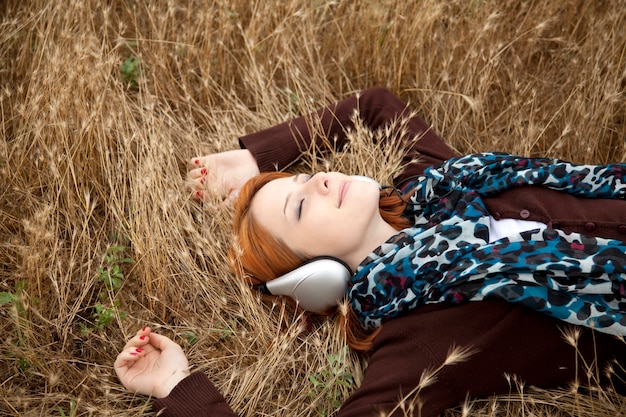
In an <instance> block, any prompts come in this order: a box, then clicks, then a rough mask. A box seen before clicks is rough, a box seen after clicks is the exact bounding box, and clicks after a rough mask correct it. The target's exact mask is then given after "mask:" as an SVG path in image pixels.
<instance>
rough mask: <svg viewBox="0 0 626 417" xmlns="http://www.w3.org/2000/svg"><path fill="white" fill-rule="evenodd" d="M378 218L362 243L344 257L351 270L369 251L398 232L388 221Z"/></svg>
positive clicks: (354, 268)
mask: <svg viewBox="0 0 626 417" xmlns="http://www.w3.org/2000/svg"><path fill="white" fill-rule="evenodd" d="M380 220H381V221H380V222H378V223H377V224H376V225H375V227H374V228H373V229H372V231H371V232H370V233H369V234H368V235H367V237H366V239H364V240H363V243H362V244H361V245H360V246H359V247H358V248H357V249H355V250H354V251H352V253H350V254H349V255H348V256H346V259H344V261H345V262H346V263H347V264H348V266H349V267H350V268H351V269H352V271H353V272H355V271H356V269H357V267H358V266H359V265H360V264H361V262H363V260H364V259H365V258H366V257H367V256H368V255H369V254H370V253H372V252H373V251H374V250H375V249H376V248H377V247H379V246H380V245H382V244H383V243H385V242H386V241H387V240H388V239H389V238H390V237H391V236H393V235H395V234H396V233H398V231H397V230H396V229H395V228H394V227H393V226H391V225H390V224H389V223H387V222H385V221H384V220H382V219H380Z"/></svg>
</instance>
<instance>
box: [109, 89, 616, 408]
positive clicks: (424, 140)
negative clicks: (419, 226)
mask: <svg viewBox="0 0 626 417" xmlns="http://www.w3.org/2000/svg"><path fill="white" fill-rule="evenodd" d="M355 108H357V109H358V110H359V112H360V116H361V118H362V119H363V120H364V121H365V122H366V124H368V126H369V127H370V128H372V129H377V128H379V127H382V126H385V125H388V123H389V122H390V121H391V120H393V119H395V118H397V117H401V116H407V115H409V112H408V110H407V108H406V105H405V104H404V103H402V101H400V100H399V99H397V98H396V97H395V96H393V95H392V94H391V93H389V92H388V91H386V90H383V89H371V90H367V91H365V92H363V93H362V94H361V95H360V97H359V98H358V99H357V98H356V97H352V98H348V99H346V100H343V101H341V102H339V103H337V104H335V105H333V106H330V107H328V108H326V109H323V110H320V112H318V113H317V116H318V118H319V123H320V125H321V127H322V128H323V129H322V132H323V133H324V134H325V135H330V136H331V137H332V136H335V135H336V136H337V138H338V140H337V143H338V146H341V145H342V141H343V140H344V139H345V135H344V134H342V132H343V129H344V128H346V127H350V125H351V122H350V116H351V115H352V112H353V110H354V109H355ZM408 126H409V134H412V135H415V136H418V137H421V139H419V140H416V141H414V142H413V143H412V148H411V149H410V150H409V152H407V155H406V156H405V159H406V162H407V163H408V162H410V161H412V160H414V159H415V157H416V156H418V155H419V156H420V162H418V163H412V164H408V165H407V168H406V169H405V170H404V171H403V173H402V174H401V175H400V176H399V178H398V179H397V182H398V183H402V182H403V180H405V179H406V178H409V177H411V176H414V175H419V174H423V173H424V169H425V168H426V167H427V166H429V165H432V164H435V163H441V162H442V161H444V160H448V159H450V158H453V157H454V156H455V155H454V154H453V152H452V151H451V150H450V149H449V148H448V147H447V146H446V145H445V144H444V143H443V141H441V139H439V138H438V137H437V136H436V135H435V134H434V133H433V132H432V131H431V130H430V129H428V126H427V125H426V124H425V123H424V122H423V121H421V120H420V119H419V118H417V117H415V116H413V117H411V118H410V120H409V123H408ZM318 131H319V130H312V131H311V132H318ZM311 132H310V131H309V129H308V128H307V120H306V119H304V118H300V119H296V120H295V121H293V122H289V123H285V124H282V125H279V126H276V127H274V128H271V129H268V130H266V131H263V132H259V133H257V134H253V135H250V136H246V137H244V138H241V139H240V142H241V144H242V146H243V147H245V148H246V149H244V150H241V151H231V152H227V153H224V154H218V155H210V156H207V157H204V158H196V159H194V160H193V161H192V165H193V166H194V167H195V169H193V170H192V171H190V174H189V176H190V179H191V180H192V182H193V183H194V184H195V185H196V186H197V187H198V190H197V196H198V198H204V197H205V195H204V193H205V192H206V191H204V188H203V187H204V186H206V185H207V184H210V185H211V187H212V190H213V192H218V193H220V194H224V195H236V194H237V193H238V191H239V190H240V189H241V187H242V184H243V183H244V182H246V181H247V180H248V179H249V178H250V177H252V176H254V175H255V174H257V173H258V172H259V171H272V170H274V169H276V168H279V169H280V168H283V167H285V166H286V165H288V164H289V163H291V162H292V161H293V160H295V159H296V158H297V156H298V155H299V153H300V149H308V147H309V145H310V142H311V141H318V140H321V137H320V136H318V135H316V134H314V133H311ZM457 162H462V161H457ZM448 166H449V167H450V166H454V167H458V164H456V165H455V163H454V162H453V163H451V164H448ZM435 173H436V172H435ZM272 175H273V176H274V175H275V176H277V177H278V178H276V179H274V180H275V181H276V182H273V184H274V185H276V184H278V185H279V187H274V189H268V188H265V187H266V186H270V187H271V184H272V182H267V181H266V180H267V179H265V180H253V181H251V182H250V183H249V185H247V186H246V187H245V188H244V189H243V190H242V191H241V195H240V197H239V207H240V209H238V214H237V221H236V223H235V228H236V231H237V234H238V239H239V245H240V247H241V248H240V249H243V254H244V255H243V256H240V257H239V258H238V260H239V261H240V263H241V267H242V270H243V272H245V273H247V274H250V275H252V276H253V277H252V280H253V281H254V282H257V281H259V282H260V281H267V280H270V279H272V278H274V277H276V276H277V275H278V274H281V273H283V272H285V271H288V270H290V269H292V268H293V267H294V266H297V264H299V263H300V262H302V260H303V259H306V258H307V257H311V256H316V255H319V254H324V253H320V252H326V254H327V250H328V245H329V244H333V245H335V246H333V247H332V249H333V254H334V255H339V257H343V258H344V260H345V261H346V262H347V263H348V264H349V265H350V266H351V267H352V268H353V269H356V267H357V266H358V265H359V263H360V262H361V261H362V260H363V259H364V258H365V257H367V256H368V254H369V253H371V252H372V251H373V250H375V249H376V248H377V247H379V246H380V245H381V244H383V243H385V242H386V241H387V239H388V238H389V237H390V236H392V235H395V234H396V233H397V231H398V229H401V228H402V227H405V225H406V223H405V222H402V221H400V223H398V224H396V223H394V221H393V220H391V219H394V218H395V219H397V218H398V216H397V212H398V207H400V209H399V210H400V211H402V210H404V208H405V206H406V204H404V201H403V198H404V197H403V198H395V197H393V196H392V197H391V200H392V201H391V203H390V204H389V205H388V206H386V207H384V210H382V212H381V211H379V210H378V209H377V204H374V208H373V209H372V205H368V206H367V209H364V208H363V204H364V203H363V202H364V201H365V202H370V201H374V202H376V201H377V200H378V198H379V191H378V189H377V187H374V186H372V185H371V184H369V183H361V182H356V181H350V180H349V178H347V177H344V176H342V175H341V174H321V176H317V178H315V177H314V178H308V177H306V176H295V177H283V176H282V174H272ZM455 175H456V174H455ZM273 176H272V177H270V178H273ZM278 181H281V182H278ZM266 182H267V184H266ZM443 182H444V183H445V181H443ZM255 183H256V184H255ZM448 185H449V184H448ZM314 187H316V188H314ZM411 188H413V187H411ZM453 188H454V187H453ZM453 188H451V189H452V190H453V192H454V189H453ZM264 189H265V190H264ZM263 190H264V191H263ZM302 190H306V191H307V192H304V193H302V192H301V191H302ZM273 192H281V193H283V194H282V195H284V198H282V199H276V198H273V199H272V198H270V199H267V198H266V199H264V198H263V194H266V195H268V196H269V195H273V194H272V193H273ZM418 194H419V193H418ZM483 194H486V193H483ZM425 195H428V193H425ZM441 196H442V195H441V194H440V197H441ZM443 196H444V197H446V198H447V197H450V196H451V194H450V195H446V194H443ZM253 197H255V198H254V199H257V198H258V199H257V201H256V203H259V202H260V203H261V204H260V205H259V204H256V203H255V202H254V201H253V200H254V199H253ZM322 197H327V198H322ZM264 200H268V201H267V202H266V203H267V204H269V206H267V207H264V205H263V202H264ZM303 200H304V201H305V203H308V205H309V206H312V207H307V206H304V207H302V202H303ZM307 200H308V201H307ZM385 200H388V199H381V201H385ZM460 200H462V201H464V200H463V198H461V199H460ZM478 200H479V202H480V204H478V205H477V207H478V208H479V210H478V212H480V213H481V215H478V216H474V217H475V218H476V219H481V220H477V221H475V222H474V223H473V228H474V229H475V226H476V224H483V225H484V224H485V223H484V222H485V221H488V222H491V223H493V224H494V225H498V226H494V227H492V229H493V230H496V229H497V228H500V227H501V226H502V225H504V226H506V227H508V228H507V229H506V230H505V232H504V234H503V236H508V235H512V234H516V233H517V234H519V233H518V232H519V231H520V230H522V231H524V230H534V229H536V226H537V225H542V227H543V228H545V229H550V230H552V229H554V228H556V227H557V226H558V228H559V229H560V230H563V231H567V232H571V231H576V232H585V233H586V234H587V235H596V236H602V237H606V238H613V239H619V238H620V237H623V236H626V218H625V216H624V214H623V213H624V212H625V210H624V204H625V203H624V202H623V201H618V200H602V201H601V203H600V204H599V203H598V201H599V200H591V199H580V198H577V197H575V196H573V195H569V194H563V193H560V192H557V191H552V190H549V189H546V188H544V187H537V186H534V185H530V186H525V187H520V188H516V189H512V190H508V191H503V192H497V193H493V195H488V196H487V195H485V197H484V198H483V197H482V196H481V198H480V199H478ZM456 201H457V202H458V201H459V199H456ZM329 202H330V203H329ZM248 203H250V204H248ZM276 203H278V206H279V207H274V206H272V204H274V205H276ZM352 204H354V205H352ZM412 204H413V205H415V204H419V201H418V202H413V203H412ZM466 206H467V205H465V207H466ZM444 208H445V204H444ZM307 209H309V210H310V211H309V212H308V213H307V212H306V210H307ZM341 209H345V210H346V213H345V214H346V216H344V217H341V219H342V220H343V222H342V223H341V224H339V225H338V226H337V228H335V227H333V228H332V230H329V229H331V228H329V227H326V228H325V230H323V231H324V233H323V234H322V235H320V236H317V238H318V239H320V240H319V241H317V240H315V239H313V240H314V241H313V242H311V241H307V240H304V241H303V240H300V239H299V236H298V234H297V233H296V234H295V235H294V234H290V233H289V231H290V230H291V228H293V227H300V228H308V229H306V230H307V231H308V232H309V233H316V232H318V231H319V230H320V228H319V227H315V224H313V225H311V224H308V223H307V222H308V221H309V220H311V219H310V218H307V219H305V216H307V215H311V214H312V213H320V216H322V217H323V216H328V217H326V220H328V221H332V220H333V219H336V218H337V217H336V216H338V213H337V212H338V211H339V210H341ZM348 209H349V210H348ZM268 210H270V211H271V212H274V213H276V212H277V213H279V217H280V220H281V222H283V223H281V224H280V225H279V226H276V225H275V224H274V223H275V222H276V218H275V217H273V218H271V219H265V220H264V218H263V215H264V213H267V212H268ZM312 210H315V211H312ZM455 210H456V212H459V213H460V212H463V213H464V215H463V216H465V217H467V216H466V215H469V217H471V214H472V213H471V212H468V211H467V210H465V209H464V210H457V206H454V207H453V209H452V210H451V211H450V212H448V213H447V214H445V216H444V217H446V216H447V218H448V219H449V218H454V217H455V214H454V213H456V212H455ZM389 213H391V214H389ZM451 213H452V214H451ZM456 214H458V213H456ZM439 215H441V212H439ZM342 216H343V213H342ZM463 216H462V217H463ZM385 219H387V220H385ZM500 219H510V221H509V220H506V221H505V223H504V224H501V223H499V221H500ZM427 220H428V221H430V220H432V219H427ZM440 220H441V219H437V222H439V223H443V221H440ZM444 220H445V219H444ZM270 221H273V222H274V223H272V229H271V230H272V233H271V234H270V233H269V232H268V231H267V230H269V227H267V226H265V227H258V224H255V222H258V223H260V224H261V225H263V223H264V222H266V224H268V223H267V222H270ZM511 221H512V222H511ZM481 222H482V223H481ZM527 222H532V223H527ZM305 223H306V224H305ZM333 224H334V223H333ZM339 226H341V227H344V229H340V228H339ZM489 227H491V224H490V226H489ZM246 230H247V231H246ZM355 230H358V231H359V233H358V234H357V236H356V237H355V238H349V239H347V238H346V239H344V238H343V237H347V236H350V235H352V234H354V231H355ZM330 232H332V233H338V235H336V236H332V235H331V236H330V237H331V240H330V241H325V240H321V239H325V238H326V237H327V236H328V235H329V234H330ZM281 233H283V234H282V235H281ZM307 236H309V235H307ZM478 236H479V238H480V239H481V240H482V242H481V245H482V246H484V245H489V244H490V241H491V239H489V237H488V234H484V233H478ZM337 237H342V239H337ZM559 237H560V238H561V237H562V236H561V235H559ZM263 240H266V241H269V242H271V244H270V245H268V247H269V248H270V249H271V250H269V251H268V252H277V248H278V252H279V253H280V250H281V249H280V246H281V245H283V246H284V248H282V249H284V256H283V255H279V256H276V257H275V258H276V259H273V258H272V257H269V256H264V255H263V254H259V253H254V254H253V255H251V256H248V257H246V254H247V253H250V251H249V248H250V247H251V246H250V245H249V243H247V242H252V241H254V242H258V241H259V242H260V241H263ZM496 240H498V239H496ZM544 240H545V239H544ZM320 242H321V243H320ZM507 243H508V244H510V242H507ZM570 246H571V245H570ZM255 247H259V248H261V249H263V244H257V245H256V246H255ZM562 327H563V323H562V322H560V321H558V320H554V319H553V318H550V317H547V316H544V315H539V314H537V313H536V312H533V311H531V310H530V309H527V308H524V307H522V306H520V305H517V304H512V303H506V302H501V301H495V300H484V301H481V302H477V303H465V304H459V305H453V304H450V303H439V304H433V305H426V306H421V307H419V308H415V309H413V310H411V311H409V312H407V313H406V314H402V315H398V316H397V317H394V318H392V319H390V320H388V321H386V322H385V324H384V325H383V326H382V327H379V328H378V331H377V332H376V333H374V334H373V336H372V337H371V340H367V339H366V340H362V342H363V344H361V346H360V347H362V348H368V350H369V353H370V358H369V366H368V369H367V372H366V375H365V379H364V381H363V384H362V385H361V387H360V388H359V389H358V390H357V391H356V392H355V393H354V394H353V395H352V396H351V397H350V399H349V400H348V401H347V402H346V403H345V404H344V405H343V407H342V408H341V410H340V413H339V415H343V416H356V415H359V416H360V415H371V414H373V413H374V412H376V411H379V410H384V409H390V408H392V407H393V405H394V404H395V403H396V401H397V399H398V397H399V393H400V390H402V391H403V392H407V391H409V390H410V389H411V388H413V387H415V386H416V385H417V384H418V383H419V379H420V376H421V374H422V371H424V370H425V369H427V368H431V367H433V366H437V365H440V364H441V363H443V361H444V360H445V356H446V354H447V352H448V351H449V349H450V348H451V347H452V346H472V347H473V348H475V349H476V353H475V354H474V355H473V356H472V357H471V358H470V360H469V361H467V362H464V363H461V364H459V365H456V366H455V367H454V373H452V372H451V370H449V369H448V370H447V369H445V368H444V370H443V372H442V373H441V374H439V375H438V382H437V383H435V384H433V385H432V386H430V387H428V388H427V389H426V390H424V391H422V392H421V393H420V398H421V400H422V401H423V403H424V406H423V408H422V415H424V416H430V415H437V414H438V413H439V412H441V411H442V410H443V409H445V408H447V407H450V406H453V405H456V404H458V403H459V402H460V401H462V400H463V398H465V396H466V395H467V394H468V393H469V394H471V395H473V396H482V395H491V394H494V393H502V392H508V390H509V386H508V383H507V381H506V379H505V378H504V374H516V375H518V376H520V377H521V379H523V380H524V381H526V383H528V384H532V385H539V386H546V387H547V386H554V385H557V384H564V383H567V382H569V381H570V380H571V379H572V378H574V377H575V375H576V361H577V353H576V351H575V349H574V348H573V347H572V346H570V345H568V343H566V342H565V341H564V340H563V338H562V334H561V328H562ZM442 329H445V331H441V330H442ZM357 336H359V335H357ZM357 339H359V337H356V338H355V340H357ZM356 347H359V346H356ZM576 349H577V350H578V352H579V354H580V355H582V356H583V358H584V360H587V361H589V362H588V363H591V362H592V361H593V360H596V361H597V363H598V364H600V366H601V367H603V366H605V365H607V364H609V363H612V361H614V360H617V362H618V363H624V360H625V359H626V346H625V345H624V344H623V342H621V341H618V340H617V339H615V338H612V337H610V336H607V335H604V334H595V333H593V332H592V331H590V330H588V329H582V328H581V337H580V338H579V340H578V345H577V348H576ZM578 359H580V358H578ZM115 368H116V371H117V373H118V376H119V378H120V380H121V381H122V383H123V384H124V385H125V386H126V387H127V388H128V389H130V390H132V391H135V392H140V393H144V394H151V395H154V396H156V397H165V398H163V399H161V400H158V401H156V402H155V409H156V410H161V409H164V410H165V414H164V415H171V416H174V415H209V414H210V415H224V416H225V415H233V414H232V412H231V411H230V409H229V408H228V406H227V404H226V403H225V401H224V399H223V398H222V397H221V395H220V394H219V393H218V392H217V391H216V390H215V388H214V387H213V386H212V385H211V384H210V382H209V381H208V380H207V379H206V376H204V375H203V374H200V373H194V374H192V375H188V373H187V369H186V368H187V363H186V359H185V357H184V354H183V353H182V350H181V349H180V348H179V347H178V346H177V345H176V344H174V343H173V342H171V341H170V340H169V339H167V338H164V337H163V336H160V335H156V334H153V333H151V332H150V329H147V328H146V329H142V330H141V331H140V332H138V334H137V335H136V336H135V337H134V338H133V339H131V341H129V343H128V344H127V346H126V347H125V348H124V350H123V352H122V353H120V355H119V357H118V359H117V361H116V364H115ZM202 410H205V411H204V412H205V414H202V412H203V411H202ZM194 413H195V414H194Z"/></svg>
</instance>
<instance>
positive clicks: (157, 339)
mask: <svg viewBox="0 0 626 417" xmlns="http://www.w3.org/2000/svg"><path fill="white" fill-rule="evenodd" d="M150 344H151V345H152V346H153V347H155V348H156V349H159V350H161V351H163V350H166V349H181V347H180V346H179V345H178V343H176V342H174V341H173V340H172V339H170V338H169V337H167V336H163V335H160V334H157V333H152V334H151V335H150ZM181 350H182V349H181Z"/></svg>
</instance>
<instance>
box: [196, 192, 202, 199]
mask: <svg viewBox="0 0 626 417" xmlns="http://www.w3.org/2000/svg"><path fill="white" fill-rule="evenodd" d="M196 197H198V198H202V191H200V190H198V191H196Z"/></svg>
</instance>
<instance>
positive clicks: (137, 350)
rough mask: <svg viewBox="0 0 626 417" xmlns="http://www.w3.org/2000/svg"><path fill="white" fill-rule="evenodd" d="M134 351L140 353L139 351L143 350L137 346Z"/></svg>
mask: <svg viewBox="0 0 626 417" xmlns="http://www.w3.org/2000/svg"><path fill="white" fill-rule="evenodd" d="M135 352H137V353H141V352H143V349H142V348H137V349H135Z"/></svg>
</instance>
